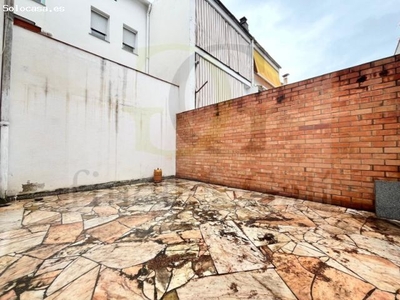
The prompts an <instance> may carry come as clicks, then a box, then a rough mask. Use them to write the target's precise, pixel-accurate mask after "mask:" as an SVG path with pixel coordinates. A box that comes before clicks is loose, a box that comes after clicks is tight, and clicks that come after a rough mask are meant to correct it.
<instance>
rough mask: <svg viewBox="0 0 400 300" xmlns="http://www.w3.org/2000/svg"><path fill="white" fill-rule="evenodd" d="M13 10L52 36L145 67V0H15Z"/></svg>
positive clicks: (146, 13)
mask: <svg viewBox="0 0 400 300" xmlns="http://www.w3.org/2000/svg"><path fill="white" fill-rule="evenodd" d="M14 2H15V4H14V13H15V15H16V16H19V17H21V18H23V19H22V20H25V21H27V22H31V23H33V24H34V25H35V26H37V27H38V28H40V32H41V33H42V34H44V35H48V36H50V37H52V38H54V39H57V40H59V41H62V42H65V43H67V44H70V45H73V46H76V47H78V48H80V49H82V50H85V51H88V52H90V53H94V54H96V55H99V56H101V57H104V58H106V59H109V60H112V61H115V62H118V63H121V64H124V65H126V66H129V67H132V68H135V69H138V70H140V71H143V72H145V71H146V55H147V49H148V40H149V26H148V21H149V20H148V18H149V5H150V3H149V2H148V1H147V0H119V1H110V0H96V1H79V0H69V1H57V0H37V1H36V0H15V1H14Z"/></svg>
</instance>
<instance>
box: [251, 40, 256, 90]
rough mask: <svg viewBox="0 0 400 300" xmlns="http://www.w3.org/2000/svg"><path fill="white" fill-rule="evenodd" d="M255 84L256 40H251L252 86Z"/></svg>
mask: <svg viewBox="0 0 400 300" xmlns="http://www.w3.org/2000/svg"><path fill="white" fill-rule="evenodd" d="M253 86H255V84H254V40H251V87H253Z"/></svg>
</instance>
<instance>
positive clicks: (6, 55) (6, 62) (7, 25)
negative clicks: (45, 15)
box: [0, 0, 14, 200]
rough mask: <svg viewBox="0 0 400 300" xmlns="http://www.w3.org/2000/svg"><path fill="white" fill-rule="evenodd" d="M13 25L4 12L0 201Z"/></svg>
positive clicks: (8, 0)
mask: <svg viewBox="0 0 400 300" xmlns="http://www.w3.org/2000/svg"><path fill="white" fill-rule="evenodd" d="M4 4H5V5H8V7H14V0H5V1H4ZM13 23H14V14H13V12H12V11H10V10H8V11H5V12H4V30H3V47H2V48H3V53H2V60H1V62H2V65H1V66H2V69H1V94H0V198H1V199H2V200H5V199H6V196H7V188H8V136H9V113H10V112H9V111H10V97H11V95H10V84H11V50H12V37H13Z"/></svg>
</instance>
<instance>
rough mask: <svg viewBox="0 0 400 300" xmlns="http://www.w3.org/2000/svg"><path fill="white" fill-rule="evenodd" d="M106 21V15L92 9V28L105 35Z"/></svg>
mask: <svg viewBox="0 0 400 300" xmlns="http://www.w3.org/2000/svg"><path fill="white" fill-rule="evenodd" d="M107 21H108V19H107V18H106V17H104V16H102V15H100V14H98V13H96V12H95V11H92V25H91V26H92V29H95V30H97V31H99V32H101V33H103V34H104V35H107Z"/></svg>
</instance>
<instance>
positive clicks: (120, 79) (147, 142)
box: [7, 26, 178, 195]
mask: <svg viewBox="0 0 400 300" xmlns="http://www.w3.org/2000/svg"><path fill="white" fill-rule="evenodd" d="M26 45H29V47H26ZM11 76H12V78H11V100H12V101H11V107H10V115H11V118H10V145H9V188H8V193H7V194H8V195H15V194H16V193H19V192H21V191H22V184H26V183H27V182H28V181H30V182H31V183H38V184H44V187H43V188H42V189H41V190H54V189H57V188H66V187H73V186H80V185H90V184H96V183H104V182H110V181H120V180H131V179H140V178H148V177H152V175H153V170H154V169H155V168H157V167H160V168H162V169H163V175H166V176H168V175H174V174H175V125H176V124H175V115H176V112H177V111H178V88H177V87H176V86H174V85H171V84H168V83H166V82H163V81H160V80H157V79H155V78H152V77H150V76H148V75H145V74H142V73H139V72H137V71H134V70H132V69H128V68H125V67H122V66H120V65H117V64H115V63H112V62H110V61H108V60H104V59H102V58H100V57H97V56H94V55H91V54H89V53H86V52H83V51H80V50H78V49H75V48H73V47H70V46H67V45H64V44H62V43H59V42H57V41H54V40H52V39H49V38H47V37H44V36H41V35H39V34H35V33H32V32H30V31H27V30H25V29H22V28H20V27H17V26H14V52H13V57H12V74H11Z"/></svg>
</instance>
